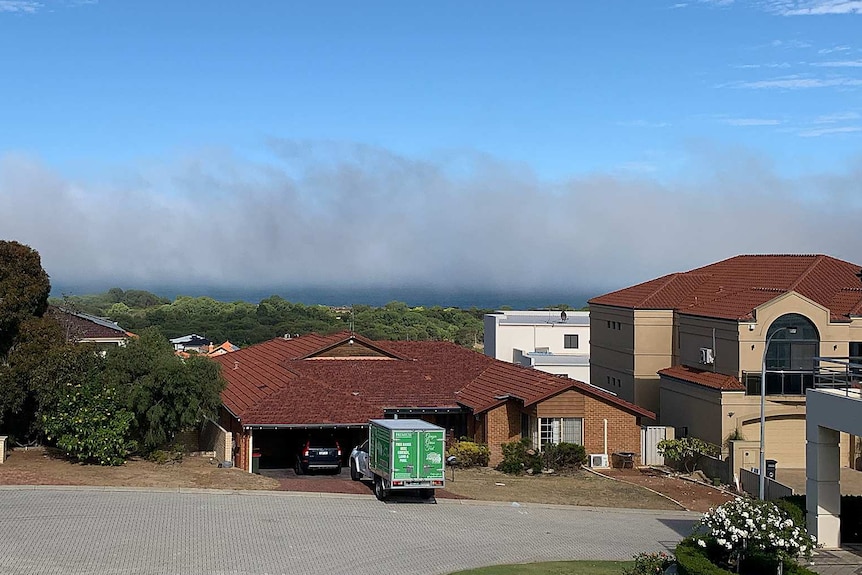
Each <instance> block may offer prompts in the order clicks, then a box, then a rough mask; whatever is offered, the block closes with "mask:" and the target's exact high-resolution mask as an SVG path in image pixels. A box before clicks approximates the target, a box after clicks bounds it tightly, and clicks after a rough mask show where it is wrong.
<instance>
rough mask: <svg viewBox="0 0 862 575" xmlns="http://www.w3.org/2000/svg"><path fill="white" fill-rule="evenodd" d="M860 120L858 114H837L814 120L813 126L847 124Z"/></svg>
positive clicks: (818, 117) (861, 115)
mask: <svg viewBox="0 0 862 575" xmlns="http://www.w3.org/2000/svg"><path fill="white" fill-rule="evenodd" d="M860 118H862V114H859V112H837V113H835V114H824V115H822V116H817V117H816V118H815V119H814V123H815V124H834V123H836V122H848V121H852V120H858V119H860Z"/></svg>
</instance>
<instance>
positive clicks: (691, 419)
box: [659, 377, 725, 445]
mask: <svg viewBox="0 0 862 575" xmlns="http://www.w3.org/2000/svg"><path fill="white" fill-rule="evenodd" d="M660 385H661V392H660V398H661V405H662V415H661V419H660V420H659V421H660V423H661V425H666V426H669V427H687V428H688V434H689V435H690V436H692V437H698V438H700V439H703V440H704V441H708V442H710V443H713V444H715V445H721V444H722V443H723V440H724V437H725V436H724V435H723V434H722V430H721V420H722V416H723V415H724V412H723V410H722V409H723V408H722V397H721V396H722V394H721V392H720V391H719V390H714V389H710V388H708V387H703V386H701V385H693V384H690V383H684V382H681V381H678V380H676V379H672V378H668V377H662V378H661V383H660Z"/></svg>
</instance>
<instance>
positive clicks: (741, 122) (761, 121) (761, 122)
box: [721, 118, 781, 126]
mask: <svg viewBox="0 0 862 575" xmlns="http://www.w3.org/2000/svg"><path fill="white" fill-rule="evenodd" d="M721 122H722V123H723V124H727V125H729V126H778V125H779V124H781V120H776V119H774V118H724V119H722V120H721Z"/></svg>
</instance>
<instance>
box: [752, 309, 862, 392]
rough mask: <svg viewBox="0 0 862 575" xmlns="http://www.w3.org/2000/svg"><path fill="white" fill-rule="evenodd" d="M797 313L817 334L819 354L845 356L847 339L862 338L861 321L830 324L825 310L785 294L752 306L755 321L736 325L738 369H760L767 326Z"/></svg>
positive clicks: (827, 312) (827, 311) (846, 353)
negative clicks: (818, 335)
mask: <svg viewBox="0 0 862 575" xmlns="http://www.w3.org/2000/svg"><path fill="white" fill-rule="evenodd" d="M788 313H798V314H801V315H804V316H805V317H807V318H808V319H809V320H811V322H812V323H813V324H814V325H815V326H816V327H817V331H818V332H819V334H820V355H821V356H833V357H841V356H847V355H849V346H848V342H850V341H862V339H854V338H860V337H862V320H860V319H855V320H853V322H852V324H851V323H830V321H829V310H828V309H826V308H825V307H823V306H821V305H819V304H817V303H815V302H813V301H811V300H809V299H807V298H805V297H803V296H801V295H799V294H797V293H793V292H791V293H788V294H784V295H781V296H779V297H777V298H775V299H774V300H772V301H769V302H767V303H765V304H763V305H762V306H760V307H758V308H756V309H755V317H756V321H754V322H741V323H740V324H739V371H740V374H739V375H740V376H741V375H742V374H741V372H743V371H760V369H761V365H762V362H763V346H764V345H765V343H766V333H767V330H768V329H769V326H770V325H772V322H774V321H775V320H776V319H778V318H779V317H781V316H782V315H784V314H788Z"/></svg>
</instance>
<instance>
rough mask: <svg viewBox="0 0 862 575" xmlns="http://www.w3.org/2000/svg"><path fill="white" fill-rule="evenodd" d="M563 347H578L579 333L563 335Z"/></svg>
mask: <svg viewBox="0 0 862 575" xmlns="http://www.w3.org/2000/svg"><path fill="white" fill-rule="evenodd" d="M563 347H565V348H566V349H578V334H576V333H575V334H566V335H564V336H563Z"/></svg>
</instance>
